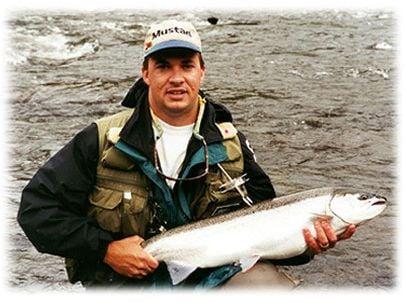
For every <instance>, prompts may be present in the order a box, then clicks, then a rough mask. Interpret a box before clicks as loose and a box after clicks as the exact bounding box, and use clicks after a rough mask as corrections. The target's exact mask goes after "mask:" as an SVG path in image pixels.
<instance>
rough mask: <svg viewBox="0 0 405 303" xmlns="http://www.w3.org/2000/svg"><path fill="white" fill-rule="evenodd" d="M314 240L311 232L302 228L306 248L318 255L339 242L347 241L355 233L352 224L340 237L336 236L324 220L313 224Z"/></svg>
mask: <svg viewBox="0 0 405 303" xmlns="http://www.w3.org/2000/svg"><path fill="white" fill-rule="evenodd" d="M314 227H315V231H316V238H314V237H313V236H312V234H311V232H310V231H309V230H308V229H307V228H304V230H303V233H304V238H305V242H307V245H308V247H309V248H310V249H311V250H312V251H313V252H314V253H315V254H319V253H321V252H323V251H325V250H327V249H329V248H332V247H334V246H335V245H336V242H337V241H339V240H346V239H349V238H350V237H351V236H352V235H353V234H354V232H355V231H356V226H355V225H354V224H351V225H349V226H348V227H347V228H346V230H345V231H344V232H343V234H341V235H340V236H336V234H335V231H334V230H333V228H332V227H331V226H330V224H329V222H328V221H326V220H317V221H315V223H314Z"/></svg>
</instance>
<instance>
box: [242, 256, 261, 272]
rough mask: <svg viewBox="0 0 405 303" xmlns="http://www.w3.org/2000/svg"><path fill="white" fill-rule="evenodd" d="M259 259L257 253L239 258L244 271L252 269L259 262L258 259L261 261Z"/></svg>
mask: <svg viewBox="0 0 405 303" xmlns="http://www.w3.org/2000/svg"><path fill="white" fill-rule="evenodd" d="M259 259H260V256H257V255H254V256H247V257H243V258H241V259H240V260H239V265H240V267H241V268H242V272H246V271H248V270H249V269H251V268H252V267H253V266H254V265H255V264H256V263H257V261H259Z"/></svg>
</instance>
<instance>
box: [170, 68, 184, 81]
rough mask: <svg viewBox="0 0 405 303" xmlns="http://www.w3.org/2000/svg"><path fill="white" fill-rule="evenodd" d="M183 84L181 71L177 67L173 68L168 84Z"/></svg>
mask: <svg viewBox="0 0 405 303" xmlns="http://www.w3.org/2000/svg"><path fill="white" fill-rule="evenodd" d="M183 82H184V75H183V70H182V69H181V68H178V67H174V68H173V70H172V74H171V76H170V83H172V84H181V83H183Z"/></svg>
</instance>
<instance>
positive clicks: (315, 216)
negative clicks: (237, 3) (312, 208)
mask: <svg viewBox="0 0 405 303" xmlns="http://www.w3.org/2000/svg"><path fill="white" fill-rule="evenodd" d="M311 215H312V217H311V221H312V222H315V221H316V220H319V219H320V220H325V221H330V220H332V219H333V216H329V215H326V214H319V213H314V212H311Z"/></svg>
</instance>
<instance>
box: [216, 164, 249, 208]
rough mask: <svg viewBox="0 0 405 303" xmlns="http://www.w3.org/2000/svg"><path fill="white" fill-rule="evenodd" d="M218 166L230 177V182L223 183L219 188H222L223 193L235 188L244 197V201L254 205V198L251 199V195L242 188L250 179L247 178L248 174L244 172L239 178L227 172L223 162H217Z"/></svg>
mask: <svg viewBox="0 0 405 303" xmlns="http://www.w3.org/2000/svg"><path fill="white" fill-rule="evenodd" d="M217 166H218V167H219V169H220V170H221V171H222V173H223V174H224V175H225V177H226V178H227V179H228V182H226V183H224V184H222V185H221V186H220V187H219V189H220V190H221V193H226V192H228V191H230V190H233V189H235V190H236V191H237V192H238V193H239V194H240V196H241V197H242V200H243V202H245V203H246V204H247V205H249V206H252V205H253V201H252V199H250V197H249V196H248V195H247V193H246V192H244V191H243V190H242V189H241V188H240V187H241V186H242V185H243V184H245V183H246V182H247V181H249V178H246V174H243V175H242V176H240V177H238V178H231V176H230V175H229V174H228V173H227V172H226V170H225V169H224V168H223V167H222V165H221V164H219V163H217Z"/></svg>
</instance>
